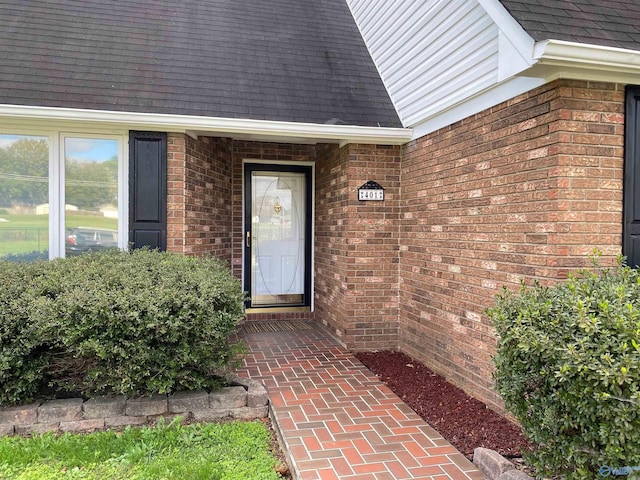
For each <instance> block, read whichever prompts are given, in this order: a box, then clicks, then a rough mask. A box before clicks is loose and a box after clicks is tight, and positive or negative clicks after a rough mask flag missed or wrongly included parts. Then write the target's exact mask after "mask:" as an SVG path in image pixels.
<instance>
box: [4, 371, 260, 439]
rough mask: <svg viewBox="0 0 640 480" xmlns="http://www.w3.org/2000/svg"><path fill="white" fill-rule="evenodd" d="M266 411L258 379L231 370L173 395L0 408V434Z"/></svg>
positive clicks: (79, 429)
mask: <svg viewBox="0 0 640 480" xmlns="http://www.w3.org/2000/svg"><path fill="white" fill-rule="evenodd" d="M268 415H269V396H268V394H267V390H266V389H265V387H264V385H262V384H261V383H259V382H257V381H255V380H251V379H247V378H243V377H239V376H233V377H232V379H231V382H230V386H228V387H223V388H222V389H220V390H216V391H214V392H207V391H205V390H197V391H188V392H178V393H176V394H173V395H152V396H150V397H140V398H126V397H124V396H120V395H117V396H105V397H94V398H90V399H88V400H86V401H84V400H83V399H82V398H67V399H63V400H50V401H47V402H44V403H40V402H38V403H32V404H29V405H20V406H15V407H6V408H0V437H2V436H7V435H29V434H32V433H45V432H85V431H92V430H103V429H107V428H117V427H124V426H128V425H148V424H154V423H156V422H157V421H158V420H159V419H160V418H164V419H165V420H169V421H171V420H173V419H175V418H178V417H181V418H182V419H183V420H184V421H195V422H198V421H201V422H207V421H215V420H221V419H227V418H232V419H239V420H240V419H241V420H253V419H258V418H266V417H267V416H268Z"/></svg>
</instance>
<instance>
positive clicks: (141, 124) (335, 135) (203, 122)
mask: <svg viewBox="0 0 640 480" xmlns="http://www.w3.org/2000/svg"><path fill="white" fill-rule="evenodd" d="M2 117H5V118H7V117H9V118H15V119H25V120H33V121H56V122H82V123H85V124H86V123H93V124H102V125H112V126H116V125H117V126H120V127H124V128H128V129H136V130H152V131H166V132H185V133H188V134H189V135H194V134H195V135H211V136H229V137H232V138H233V137H236V136H237V137H240V138H242V137H245V138H254V139H261V140H264V141H269V139H274V138H277V139H278V141H283V140H284V139H286V141H288V142H289V143H297V142H300V143H309V142H312V143H366V144H377V145H402V144H404V143H406V142H408V141H409V140H410V139H411V138H412V133H413V132H412V130H411V129H409V128H387V127H363V126H357V125H328V124H316V123H297V122H277V121H268V120H250V119H238V118H220V117H196V116H189V115H166V114H154V113H136V112H111V111H105V110H84V109H74V108H55V107H33V106H23V105H0V118H2Z"/></svg>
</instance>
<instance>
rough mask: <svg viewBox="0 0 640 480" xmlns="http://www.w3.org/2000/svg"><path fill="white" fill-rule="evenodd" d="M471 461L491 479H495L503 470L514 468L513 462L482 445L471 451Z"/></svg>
mask: <svg viewBox="0 0 640 480" xmlns="http://www.w3.org/2000/svg"><path fill="white" fill-rule="evenodd" d="M473 463H474V464H475V465H476V467H478V468H479V469H480V471H481V472H482V473H484V474H485V475H486V476H487V477H488V478H489V479H491V480H497V479H498V477H500V475H502V474H503V473H504V472H506V471H508V470H513V469H514V468H515V467H514V465H513V463H511V462H510V461H509V460H507V459H506V458H504V457H503V456H502V455H500V454H499V453H498V452H496V451H494V450H491V449H489V448H482V447H478V448H476V449H475V450H474V451H473Z"/></svg>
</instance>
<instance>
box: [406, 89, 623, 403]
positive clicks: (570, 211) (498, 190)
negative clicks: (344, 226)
mask: <svg viewBox="0 0 640 480" xmlns="http://www.w3.org/2000/svg"><path fill="white" fill-rule="evenodd" d="M623 141H624V87H623V86H622V85H616V84H604V83H593V82H578V81H566V80H558V81H555V82H552V83H550V84H548V85H545V86H543V87H540V88H538V89H536V90H533V91H531V92H528V93H526V94H523V95H520V96H519V97H516V98H514V99H511V100H509V101H507V102H505V103H502V104H500V105H497V106H496V107H493V108H491V109H488V110H486V111H484V112H481V113H479V114H477V115H474V116H472V117H469V118H467V119H465V120H463V121H461V122H458V123H456V124H454V125H451V126H449V127H447V128H444V129H442V130H440V131H437V132H434V133H432V134H430V135H427V136H426V137H423V138H420V139H418V140H415V141H413V142H411V143H410V144H408V145H407V146H406V147H405V149H404V152H403V159H402V173H401V175H402V177H401V178H402V182H401V199H402V200H401V204H400V208H401V212H402V213H401V220H400V226H401V228H400V232H401V233H400V349H401V350H403V351H404V352H406V353H408V354H410V355H412V356H414V357H416V358H418V359H419V360H421V361H423V362H424V363H426V365H428V366H429V367H431V368H432V369H434V370H435V371H437V372H438V373H441V374H443V375H444V376H445V377H447V378H448V379H449V380H451V381H453V383H455V384H457V385H458V386H460V387H462V388H463V389H465V390H466V391H467V392H468V393H470V394H472V395H473V396H475V397H477V398H479V399H481V400H484V401H485V402H488V403H489V404H490V405H491V406H493V407H494V408H496V409H498V410H500V409H501V402H500V399H499V398H498V396H497V394H496V393H495V392H494V391H493V390H492V382H491V372H492V364H491V356H492V353H493V351H494V346H495V338H494V335H493V331H492V328H491V326H490V325H489V323H488V319H487V317H486V315H485V314H484V311H485V309H486V308H487V307H489V306H490V305H492V304H493V299H494V297H495V295H496V293H497V292H498V290H499V288H501V286H503V285H506V286H508V287H510V288H517V287H518V285H519V282H520V281H521V279H523V280H525V281H526V282H532V281H533V280H539V281H542V282H546V283H550V282H555V281H559V280H562V279H564V278H566V276H567V274H568V272H569V271H570V270H574V269H576V268H579V267H581V266H586V265H588V262H589V259H588V256H589V254H591V253H592V252H593V251H594V249H598V250H599V251H601V252H602V254H603V257H602V259H603V262H604V263H605V264H611V263H613V262H614V261H615V260H614V259H615V256H616V255H617V254H619V253H620V251H621V244H622V241H621V238H622V237H621V235H622V174H623V151H622V150H623Z"/></svg>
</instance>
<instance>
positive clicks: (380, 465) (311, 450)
mask: <svg viewBox="0 0 640 480" xmlns="http://www.w3.org/2000/svg"><path fill="white" fill-rule="evenodd" d="M287 323H289V322H287ZM283 325H284V324H283ZM289 325H290V323H289ZM303 327H308V326H307V325H304V324H303ZM272 329H273V330H274V331H270V332H257V331H255V330H256V329H253V330H254V331H252V329H245V333H244V334H243V337H244V339H245V342H246V343H247V346H248V347H249V349H250V353H249V355H248V356H247V358H246V360H245V367H244V368H242V369H241V371H240V372H239V373H240V374H244V375H249V376H250V377H251V378H254V379H256V380H260V381H261V382H263V383H264V384H265V385H266V387H267V389H268V391H269V397H270V400H271V409H272V415H273V420H274V424H275V427H276V429H277V430H278V431H279V434H280V435H281V438H282V441H283V443H284V447H285V450H287V451H288V455H289V461H290V466H291V468H292V470H293V474H294V478H295V479H299V480H333V479H343V480H396V479H398V480H400V479H433V480H449V479H453V480H469V479H483V478H484V476H483V475H482V474H481V473H480V472H479V471H478V470H476V469H475V467H474V466H473V465H472V464H471V463H470V462H469V461H468V460H467V459H466V458H465V457H464V456H463V455H462V454H460V453H459V452H458V451H457V450H456V449H455V448H453V447H452V446H451V445H450V444H449V443H448V442H447V441H446V440H445V439H444V438H442V436H441V435H440V434H439V433H438V432H436V431H435V430H434V429H432V428H431V427H430V426H429V425H427V424H426V423H425V422H424V421H423V420H422V419H421V418H420V417H419V416H418V415H417V414H416V413H414V412H413V411H412V410H411V409H410V408H409V407H407V406H406V405H405V404H404V403H403V402H402V401H401V400H400V399H399V398H398V397H397V396H396V395H395V394H394V393H393V392H391V390H389V388H387V387H386V386H385V385H384V384H383V383H381V382H380V381H379V380H378V379H377V378H376V377H375V376H374V375H373V374H372V373H371V372H370V371H369V370H368V369H367V368H366V367H364V366H363V365H362V364H361V363H360V362H359V361H358V359H356V358H355V357H354V356H353V355H352V354H350V353H349V351H348V350H346V349H345V348H343V347H342V346H340V344H339V343H338V342H337V341H336V340H335V339H334V338H333V337H332V336H331V335H329V334H328V333H327V332H326V331H325V330H323V329H320V328H305V329H297V330H294V331H279V329H278V328H277V326H276V327H273V326H272Z"/></svg>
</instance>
